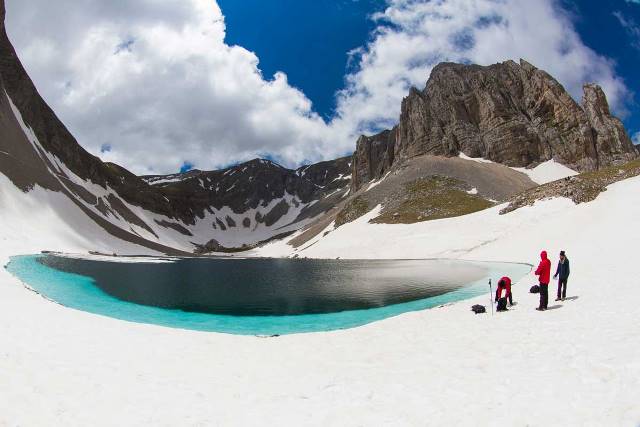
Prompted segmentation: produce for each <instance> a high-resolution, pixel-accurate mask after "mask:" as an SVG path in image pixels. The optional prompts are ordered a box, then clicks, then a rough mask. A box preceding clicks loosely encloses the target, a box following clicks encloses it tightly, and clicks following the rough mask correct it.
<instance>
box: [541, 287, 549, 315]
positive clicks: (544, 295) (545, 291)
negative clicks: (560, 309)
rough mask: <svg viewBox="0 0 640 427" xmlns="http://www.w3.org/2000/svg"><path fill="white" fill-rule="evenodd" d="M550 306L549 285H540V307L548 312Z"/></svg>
mask: <svg viewBox="0 0 640 427" xmlns="http://www.w3.org/2000/svg"><path fill="white" fill-rule="evenodd" d="M548 305H549V284H548V283H546V284H545V283H540V307H539V308H541V309H544V310H546V309H547V306H548Z"/></svg>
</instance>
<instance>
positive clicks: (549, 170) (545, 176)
mask: <svg viewBox="0 0 640 427" xmlns="http://www.w3.org/2000/svg"><path fill="white" fill-rule="evenodd" d="M511 169H513V170H517V171H518V172H522V173H523V174H525V175H528V176H529V178H531V181H533V182H535V183H537V184H546V183H547V182H551V181H556V180H558V179H562V178H566V177H568V176H575V175H578V172H576V171H574V170H573V169H570V168H568V167H566V166H565V165H563V164H562V163H558V162H556V161H555V160H553V159H552V160H548V161H546V162H544V163H541V164H539V165H538V166H536V167H535V168H532V169H527V168H511Z"/></svg>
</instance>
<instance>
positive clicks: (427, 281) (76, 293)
mask: <svg viewBox="0 0 640 427" xmlns="http://www.w3.org/2000/svg"><path fill="white" fill-rule="evenodd" d="M7 269H8V271H9V272H11V273H12V274H13V275H15V276H16V277H18V278H19V279H20V280H21V281H23V282H24V283H25V284H27V285H28V286H29V287H30V288H31V289H33V290H34V291H36V292H38V293H39V294H41V295H43V296H44V297H46V298H48V299H50V300H52V301H55V302H57V303H59V304H61V305H64V306H66V307H70V308H74V309H77V310H82V311H86V312H90V313H94V314H99V315H103V316H109V317H113V318H117V319H121V320H126V321H132V322H139V323H149V324H156V325H161V326H167V327H173V328H183V329H192V330H199V331H215V332H223V333H232V334H243V335H281V334H291V333H303V332H319V331H329V330H335V329H345V328H351V327H356V326H360V325H364V324H367V323H370V322H374V321H377V320H381V319H385V318H388V317H392V316H396V315H399V314H402V313H405V312H409V311H416V310H424V309H428V308H432V307H436V306H439V305H442V304H446V303H450V302H455V301H460V300H464V299H468V298H472V297H475V296H478V295H482V294H485V295H487V304H488V302H489V296H488V293H489V288H488V284H487V283H488V280H489V278H492V279H493V282H494V283H495V282H496V281H497V279H498V278H499V277H502V276H504V275H506V276H510V277H511V278H512V279H513V280H514V281H517V280H519V279H520V278H521V277H523V276H524V275H526V274H527V273H529V271H530V270H531V267H530V266H529V265H526V264H511V263H484V262H470V261H459V260H435V259H431V260H314V259H260V258H259V259H256V258H161V259H153V260H151V259H149V260H145V259H144V258H138V259H137V261H136V262H131V260H128V259H126V258H122V259H116V258H114V259H113V260H108V258H107V260H105V259H104V258H103V259H100V260H94V259H86V258H74V257H70V256H65V255H58V254H40V255H25V256H16V257H12V258H11V262H10V263H9V265H8V266H7ZM494 289H495V288H494ZM515 292H517V290H515Z"/></svg>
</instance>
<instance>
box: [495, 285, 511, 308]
mask: <svg viewBox="0 0 640 427" xmlns="http://www.w3.org/2000/svg"><path fill="white" fill-rule="evenodd" d="M503 292H504V297H503V296H502V293H503ZM507 299H508V300H509V305H510V306H512V305H513V296H512V295H511V279H510V278H508V277H506V276H505V277H503V278H502V279H500V280H499V281H498V288H497V289H496V303H497V304H498V306H497V308H496V310H497V311H507Z"/></svg>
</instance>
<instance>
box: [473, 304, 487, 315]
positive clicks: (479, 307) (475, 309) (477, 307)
mask: <svg viewBox="0 0 640 427" xmlns="http://www.w3.org/2000/svg"><path fill="white" fill-rule="evenodd" d="M471 311H473V312H474V313H475V314H480V313H485V312H486V311H487V309H486V308H484V305H480V304H476V305H474V306H473V307H471Z"/></svg>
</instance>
